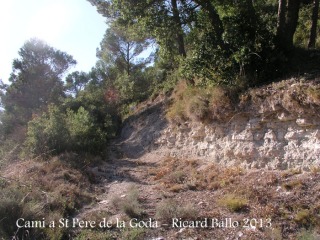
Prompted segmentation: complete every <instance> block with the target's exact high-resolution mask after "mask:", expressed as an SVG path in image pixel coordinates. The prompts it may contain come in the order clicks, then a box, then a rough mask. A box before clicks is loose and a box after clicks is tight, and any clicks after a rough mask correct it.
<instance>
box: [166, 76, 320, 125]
mask: <svg viewBox="0 0 320 240" xmlns="http://www.w3.org/2000/svg"><path fill="white" fill-rule="evenodd" d="M319 83H320V82H319V79H318V78H315V79H313V80H306V79H304V78H292V79H289V80H283V81H280V82H275V83H272V84H269V85H266V86H262V87H259V88H254V89H249V90H246V91H243V89H242V88H241V87H237V88H236V87H221V86H216V87H207V88H200V87H191V86H187V85H186V84H185V83H184V82H181V83H180V84H179V85H177V87H176V89H175V90H174V92H173V95H172V104H171V106H170V108H169V110H168V112H167V118H168V120H170V121H171V122H175V123H182V122H185V121H187V120H193V121H200V122H204V123H206V122H212V121H220V122H223V121H229V120H230V119H231V118H232V117H233V116H235V115H236V114H237V113H240V112H249V111H250V112H255V113H260V114H265V115H268V114H270V113H273V112H277V111H283V112H288V113H290V114H293V115H311V116H313V115H315V114H317V112H320V84H319Z"/></svg>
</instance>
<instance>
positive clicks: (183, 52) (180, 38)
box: [171, 0, 187, 57]
mask: <svg viewBox="0 0 320 240" xmlns="http://www.w3.org/2000/svg"><path fill="white" fill-rule="evenodd" d="M171 5H172V12H173V20H174V22H175V24H176V26H177V43H178V48H179V54H180V55H181V56H183V57H186V56H187V54H186V49H185V44H184V36H183V29H182V24H181V19H180V16H179V10H178V4H177V0H171Z"/></svg>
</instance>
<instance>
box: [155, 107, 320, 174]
mask: <svg viewBox="0 0 320 240" xmlns="http://www.w3.org/2000/svg"><path fill="white" fill-rule="evenodd" d="M279 116H281V117H279ZM186 129H187V130H186ZM172 133H174V134H175V135H174V136H173V135H172ZM157 143H158V144H159V145H160V146H161V147H163V150H164V151H165V149H169V153H170V154H171V155H173V156H177V157H183V158H205V159H207V160H208V161H215V162H218V163H220V164H225V165H240V166H243V167H245V168H268V169H288V168H296V167H298V168H301V169H303V170H309V169H310V168H312V167H314V166H319V164H320V121H319V120H318V119H314V118H313V119H308V118H307V117H306V118H300V117H298V116H297V117H294V116H292V115H290V117H288V116H285V115H284V114H283V113H281V112H280V113H279V114H275V117H274V118H267V119H266V118H264V117H263V116H260V117H257V116H254V117H252V118H249V119H244V118H239V119H237V118H236V117H235V118H233V119H232V121H231V122H228V123H224V124H222V123H216V122H212V123H211V124H207V125H204V124H201V123H194V122H186V123H184V126H183V127H180V128H179V127H175V126H173V125H170V124H169V125H168V127H167V128H166V129H165V130H164V131H162V132H161V134H160V137H159V138H158V139H157Z"/></svg>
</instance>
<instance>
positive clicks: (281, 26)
mask: <svg viewBox="0 0 320 240" xmlns="http://www.w3.org/2000/svg"><path fill="white" fill-rule="evenodd" d="M286 5H287V1H286V0H279V6H278V22H277V35H276V38H277V41H278V45H280V46H281V40H282V39H283V36H284V35H285V28H286Z"/></svg>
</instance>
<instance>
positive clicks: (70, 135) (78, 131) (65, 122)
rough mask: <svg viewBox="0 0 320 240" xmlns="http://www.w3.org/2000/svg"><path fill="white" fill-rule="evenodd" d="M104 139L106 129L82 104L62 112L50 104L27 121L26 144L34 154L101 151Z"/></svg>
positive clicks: (105, 138)
mask: <svg viewBox="0 0 320 240" xmlns="http://www.w3.org/2000/svg"><path fill="white" fill-rule="evenodd" d="M106 122H107V121H106ZM106 140H107V132H106V131H104V130H103V129H101V128H100V127H99V124H98V123H97V122H96V121H95V119H94V118H93V117H92V116H91V115H90V114H89V112H88V111H87V110H85V109H84V108H83V107H80V108H79V109H78V110H77V111H73V110H70V109H67V111H66V113H64V112H62V111H61V110H60V109H59V108H58V107H56V106H51V107H50V108H49V111H48V113H46V114H43V115H42V116H40V117H36V118H34V119H33V120H31V121H30V122H29V123H28V131H27V139H26V146H27V148H28V150H30V151H31V153H33V154H36V155H39V154H46V153H53V154H59V153H62V152H65V151H75V152H90V153H97V152H101V151H103V149H104V146H105V144H106Z"/></svg>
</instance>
